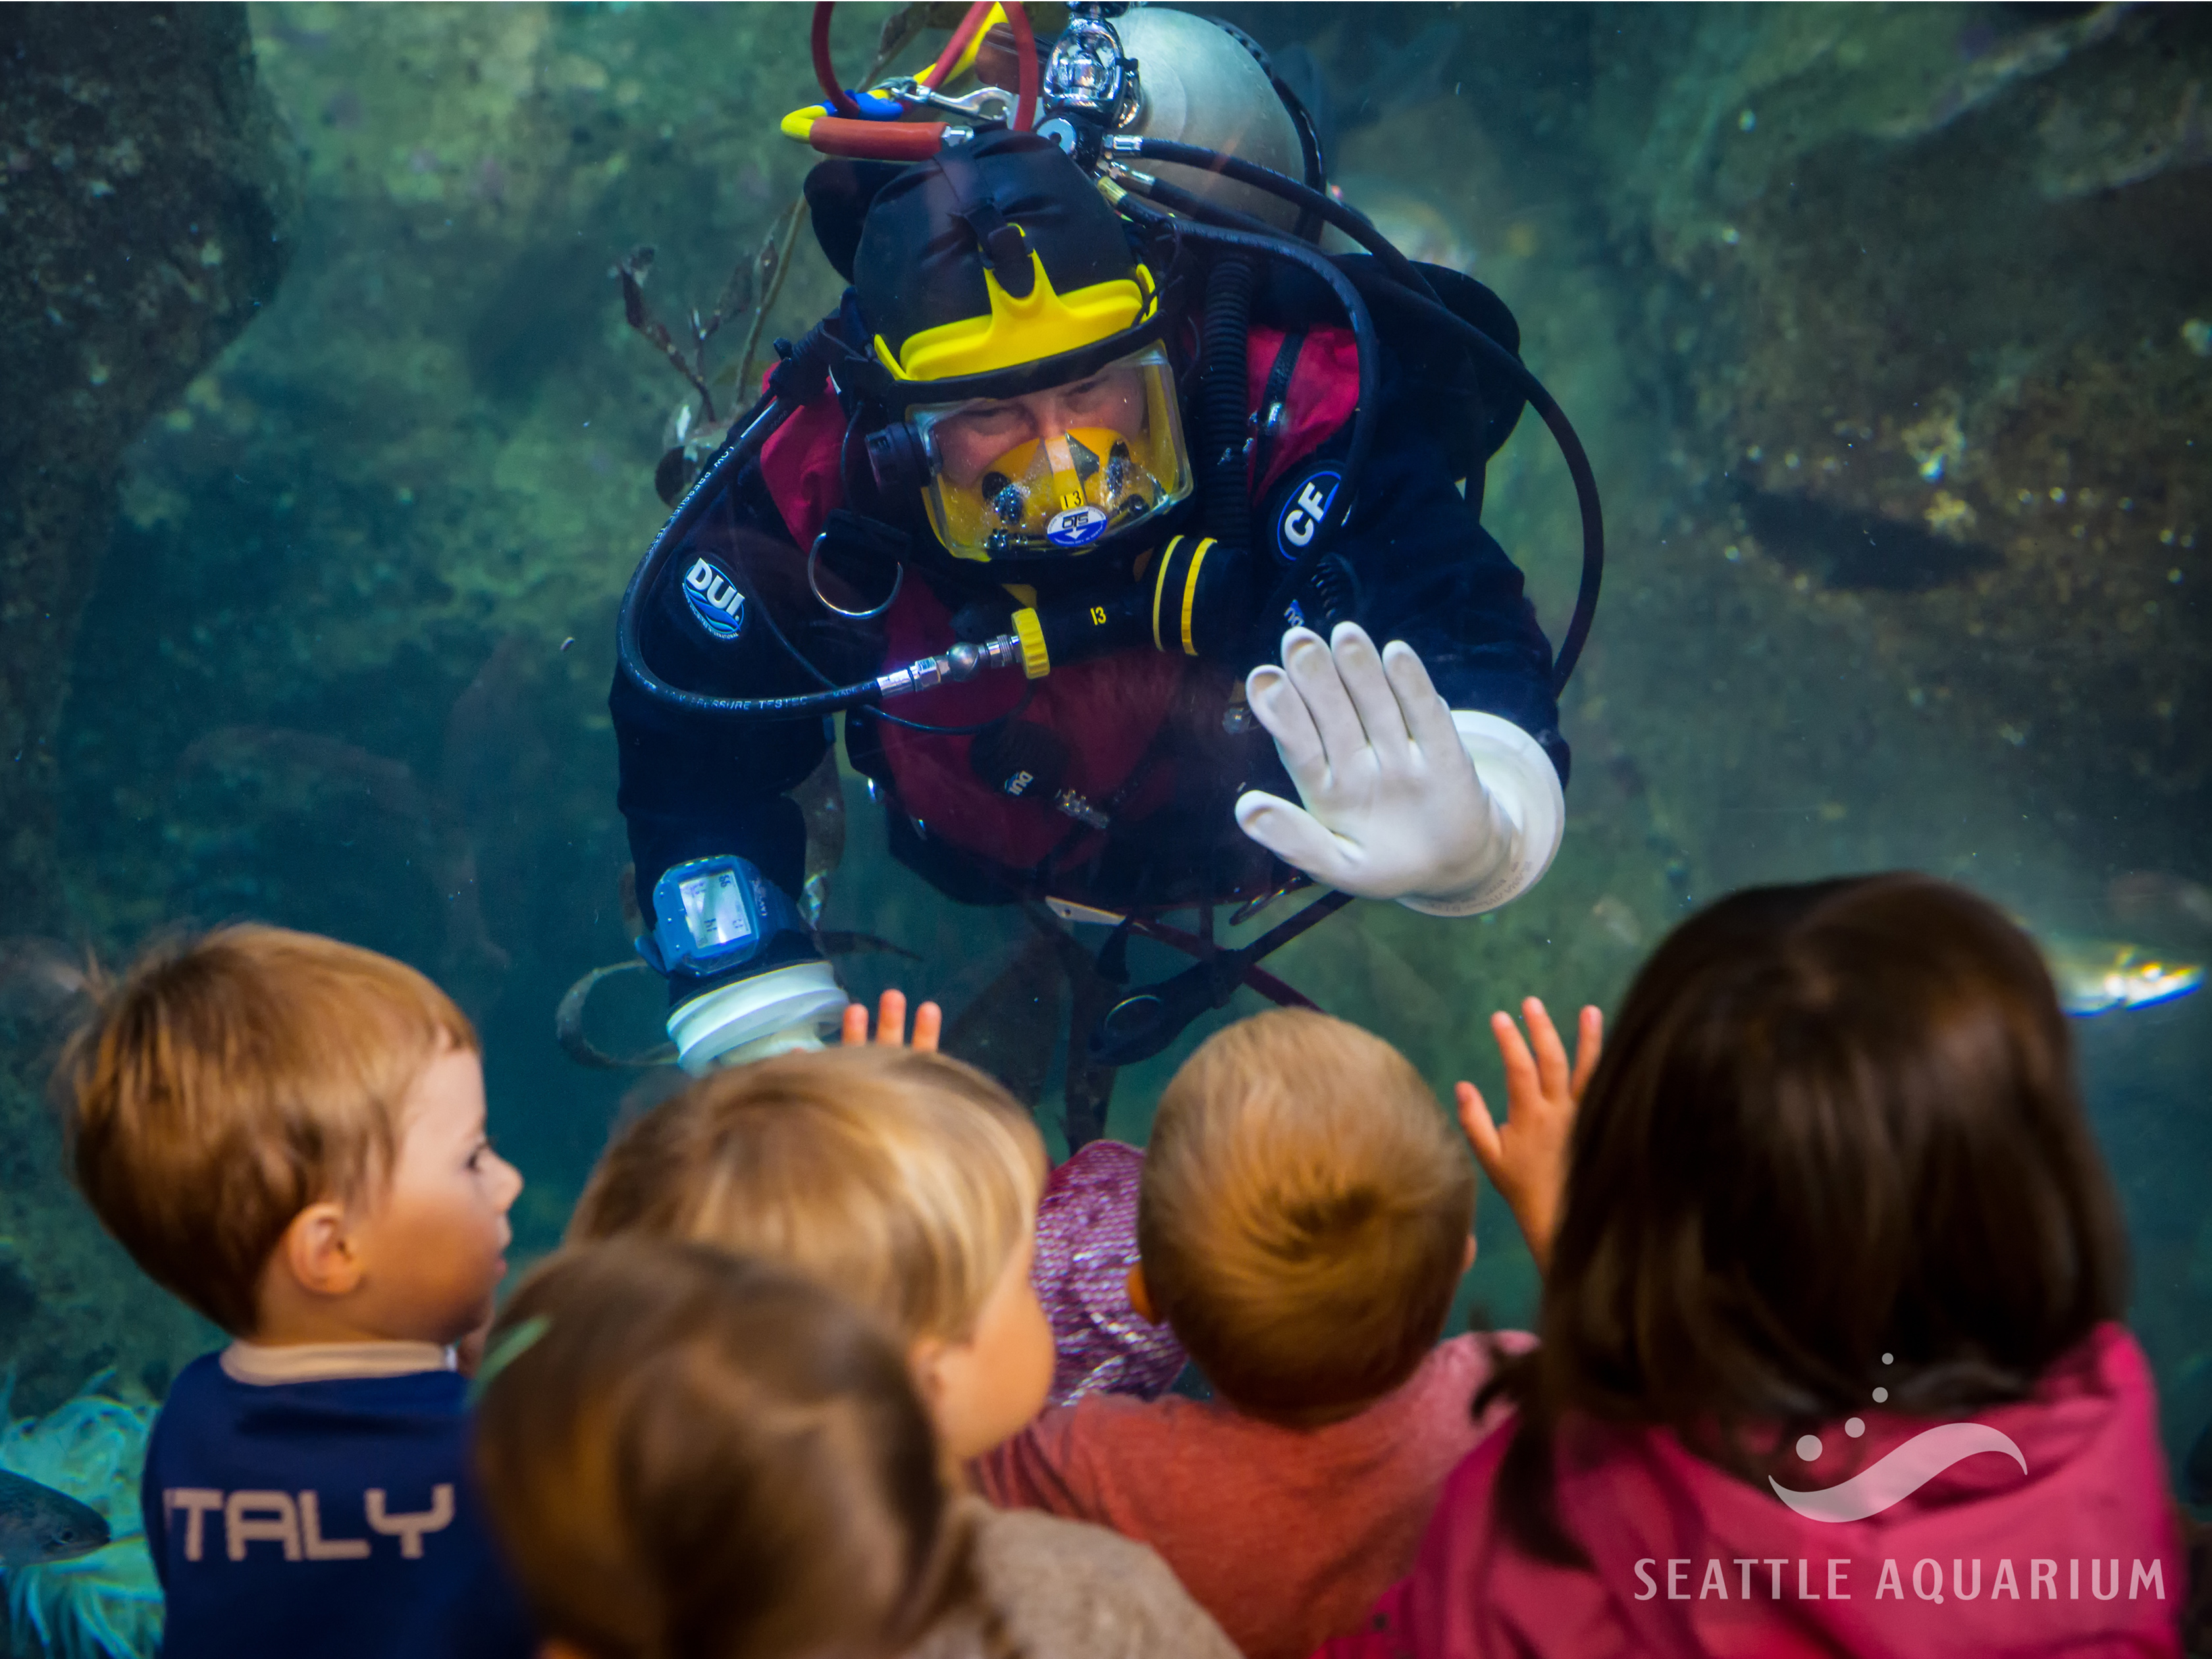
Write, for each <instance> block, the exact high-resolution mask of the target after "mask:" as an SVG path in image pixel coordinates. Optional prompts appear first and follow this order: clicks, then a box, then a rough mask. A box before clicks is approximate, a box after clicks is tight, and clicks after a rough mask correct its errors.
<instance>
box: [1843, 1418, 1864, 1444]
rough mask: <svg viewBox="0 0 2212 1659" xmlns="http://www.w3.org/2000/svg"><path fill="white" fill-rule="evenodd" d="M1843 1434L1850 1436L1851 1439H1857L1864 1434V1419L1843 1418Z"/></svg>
mask: <svg viewBox="0 0 2212 1659" xmlns="http://www.w3.org/2000/svg"><path fill="white" fill-rule="evenodd" d="M1865 1432H1866V1419H1864V1418H1863V1417H1847V1418H1845V1419H1844V1433H1845V1434H1847V1435H1849V1436H1850V1437H1851V1438H1852V1439H1854V1440H1856V1439H1857V1438H1858V1437H1860V1436H1861V1435H1863V1434H1864V1433H1865Z"/></svg>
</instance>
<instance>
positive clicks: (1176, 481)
mask: <svg viewBox="0 0 2212 1659" xmlns="http://www.w3.org/2000/svg"><path fill="white" fill-rule="evenodd" d="M1179 403H1180V400H1179V399H1178V398H1177V397H1176V386H1175V374H1174V370H1173V368H1172V367H1171V366H1170V363H1169V362H1168V358H1167V354H1166V352H1165V351H1164V350H1163V349H1161V348H1160V346H1159V345H1158V344H1157V343H1153V344H1151V345H1147V346H1146V347H1143V348H1142V349H1139V350H1137V351H1134V352H1132V353H1130V354H1129V355H1128V356H1126V357H1121V358H1118V359H1116V360H1115V361H1114V362H1111V363H1109V364H1107V365H1106V366H1105V367H1104V368H1101V369H1099V370H1097V372H1096V373H1094V374H1091V375H1087V376H1085V378H1084V379H1082V380H1078V381H1074V382H1071V383H1069V384H1067V385H1065V386H1054V387H1050V388H1048V389H1047V390H1045V391H1042V392H1031V393H1029V394H1027V395H1025V396H1023V397H1018V398H1000V399H990V400H982V399H972V398H971V399H967V400H964V401H963V402H960V403H957V404H939V405H934V406H932V405H927V404H924V405H921V406H918V407H915V408H914V409H912V410H909V413H908V418H909V419H910V420H911V421H912V422H913V423H914V426H915V429H916V430H917V431H918V432H919V433H920V434H921V439H922V442H923V444H924V446H925V448H926V450H927V453H928V455H929V458H930V477H929V481H928V483H927V484H926V485H925V486H924V487H923V490H922V495H923V500H924V503H925V505H926V506H927V509H928V513H929V520H930V525H931V527H932V528H933V530H935V531H936V532H937V537H938V539H939V541H940V542H942V543H943V544H944V545H945V550H947V551H948V552H950V553H951V554H952V555H953V556H955V557H956V558H963V559H974V560H978V561H989V560H991V559H994V558H1013V557H1037V556H1047V557H1050V556H1061V557H1065V556H1075V555H1080V554H1083V553H1085V552H1087V551H1089V550H1091V548H1092V547H1094V546H1096V545H1097V544H1099V543H1100V542H1102V541H1103V540H1104V539H1105V538H1106V537H1107V536H1108V535H1109V532H1114V531H1117V530H1121V529H1123V528H1126V527H1127V526H1130V525H1133V524H1136V523H1138V522H1139V521H1141V520H1148V519H1151V518H1152V517H1154V516H1155V515H1157V514H1158V513H1160V512H1161V511H1163V510H1164V509H1165V508H1167V507H1171V506H1173V505H1175V504H1176V502H1178V501H1183V500H1185V499H1186V498H1187V497H1188V495H1190V493H1191V491H1192V489H1193V488H1194V481H1193V479H1192V477H1191V470H1190V458H1189V453H1188V449H1187V448H1186V447H1185V445H1184V442H1183V435H1182V411H1181V409H1180V407H1179Z"/></svg>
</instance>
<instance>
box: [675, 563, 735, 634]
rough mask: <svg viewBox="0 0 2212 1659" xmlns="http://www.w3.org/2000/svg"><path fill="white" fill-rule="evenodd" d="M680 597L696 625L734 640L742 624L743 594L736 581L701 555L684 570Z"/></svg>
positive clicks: (710, 632)
mask: <svg viewBox="0 0 2212 1659" xmlns="http://www.w3.org/2000/svg"><path fill="white" fill-rule="evenodd" d="M684 598H685V599H688V600H689V601H690V605H691V614H692V615H693V616H695V617H697V618H698V619H699V626H700V627H702V628H703V629H706V630H707V631H708V633H709V634H712V635H714V637H715V638H716V639H718V640H734V639H735V638H737V637H738V630H739V629H742V628H743V627H744V625H745V596H744V594H742V593H740V592H738V585H737V584H736V583H735V582H733V581H732V580H730V579H729V578H728V577H727V576H725V575H724V574H722V573H721V572H720V571H719V570H717V569H715V568H714V566H713V565H712V564H710V563H709V562H707V561H706V560H705V559H700V560H698V561H696V562H695V563H694V564H693V565H692V567H691V568H690V570H689V571H687V572H686V573H685V574H684Z"/></svg>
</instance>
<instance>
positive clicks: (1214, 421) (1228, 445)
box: [1200, 255, 1253, 548]
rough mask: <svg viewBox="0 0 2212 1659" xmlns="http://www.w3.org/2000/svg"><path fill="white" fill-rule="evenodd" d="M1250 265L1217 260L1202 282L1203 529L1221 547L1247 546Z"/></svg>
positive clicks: (1241, 260) (1249, 518)
mask: <svg viewBox="0 0 2212 1659" xmlns="http://www.w3.org/2000/svg"><path fill="white" fill-rule="evenodd" d="M1252 277H1253V273H1252V262H1251V261H1250V260H1249V259H1247V258H1243V256H1242V255H1231V257H1230V258H1225V259H1222V260H1220V261H1218V262H1217V263H1216V264H1215V265H1214V267H1213V270H1212V274H1211V275H1210V276H1208V277H1207V279H1206V331H1205V333H1204V334H1203V335H1202V336H1201V337H1200V361H1201V362H1203V364H1204V366H1205V374H1206V378H1205V380H1204V382H1203V387H1202V391H1201V393H1200V396H1201V398H1202V399H1203V403H1204V412H1205V420H1204V422H1203V423H1202V425H1201V427H1200V430H1201V431H1203V432H1204V433H1205V435H1206V533H1207V534H1208V535H1210V536H1212V538H1214V540H1216V541H1217V542H1218V543H1220V544H1221V545H1222V546H1224V547H1237V548H1245V547H1249V546H1250V545H1251V544H1252V501H1251V493H1250V491H1249V489H1248V488H1247V487H1246V484H1245V482H1244V467H1245V460H1244V435H1245V411H1244V390H1245V380H1246V379H1247V372H1248V362H1249V356H1248V354H1249V332H1250V329H1251V325H1252Z"/></svg>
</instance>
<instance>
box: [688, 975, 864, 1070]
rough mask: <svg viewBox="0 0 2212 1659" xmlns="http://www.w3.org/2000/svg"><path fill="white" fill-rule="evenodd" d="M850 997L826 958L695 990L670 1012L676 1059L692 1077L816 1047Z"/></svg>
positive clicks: (819, 1044)
mask: <svg viewBox="0 0 2212 1659" xmlns="http://www.w3.org/2000/svg"><path fill="white" fill-rule="evenodd" d="M849 1000H851V999H850V998H848V997H847V996H846V994H845V993H844V991H843V989H842V987H839V985H838V983H837V975H836V972H835V970H833V969H831V968H830V966H829V963H826V962H794V963H787V965H786V966H784V967H781V968H771V969H769V971H768V972H766V973H764V974H755V975H752V976H751V977H750V978H748V979H741V980H739V981H737V982H736V983H735V984H733V985H723V986H719V987H716V988H715V989H714V990H711V991H708V992H707V993H706V994H704V995H702V996H696V997H694V998H692V999H691V1000H690V1001H689V1002H687V1003H684V1005H683V1006H681V1007H679V1008H678V1009H677V1010H676V1011H675V1012H673V1013H671V1014H670V1015H669V1017H668V1035H669V1036H670V1037H671V1038H672V1039H673V1040H674V1041H675V1043H676V1063H677V1064H678V1065H679V1066H682V1067H683V1068H684V1070H685V1071H687V1072H689V1073H691V1075H692V1076H694V1077H704V1076H706V1075H707V1073H709V1072H711V1071H713V1070H714V1069H715V1067H717V1066H742V1065H744V1064H745V1063H746V1062H747V1061H750V1060H766V1059H767V1058H768V1057H769V1055H771V1054H783V1053H786V1052H787V1051H788V1050H790V1049H793V1048H821V1047H822V1046H823V1043H822V1033H823V1031H824V1030H829V1029H830V1028H833V1027H835V1026H836V1024H837V1022H838V1021H839V1020H841V1019H842V1018H844V1013H845V1005H846V1003H847V1002H848V1001H849Z"/></svg>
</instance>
